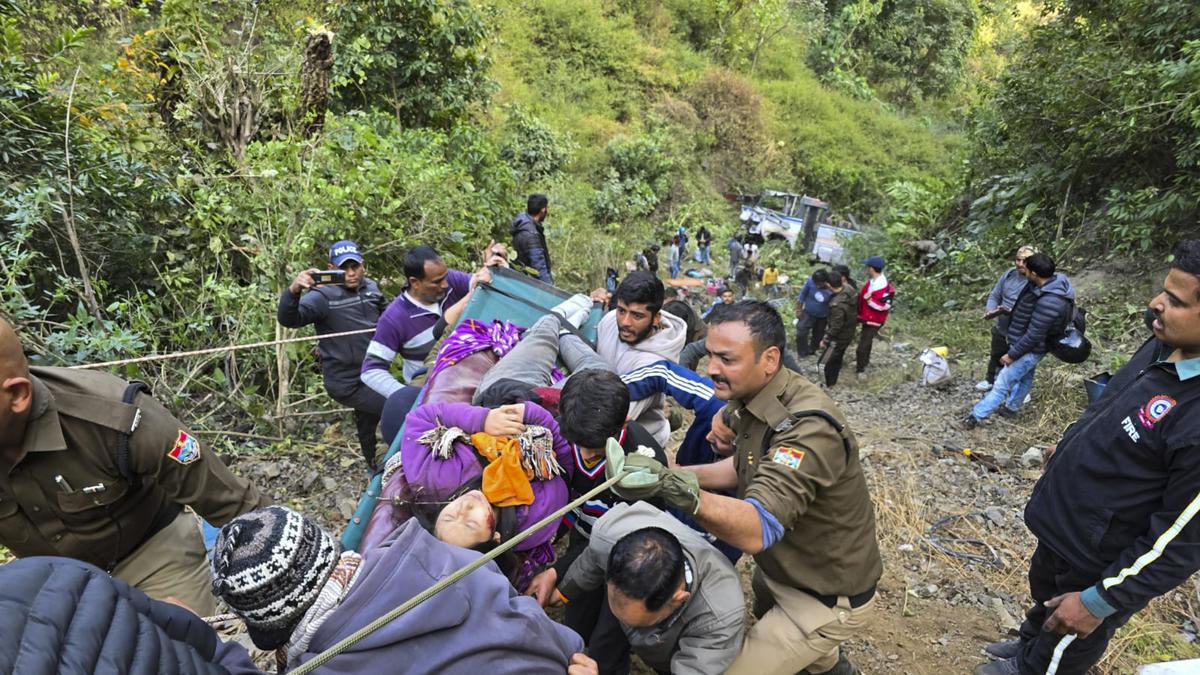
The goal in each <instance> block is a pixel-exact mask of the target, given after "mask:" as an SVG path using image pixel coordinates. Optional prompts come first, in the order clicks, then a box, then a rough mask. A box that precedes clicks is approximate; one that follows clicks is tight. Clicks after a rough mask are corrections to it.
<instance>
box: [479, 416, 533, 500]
mask: <svg viewBox="0 0 1200 675" xmlns="http://www.w3.org/2000/svg"><path fill="white" fill-rule="evenodd" d="M471 444H472V445H474V446H475V449H476V450H478V451H479V454H481V455H483V456H484V457H485V458H487V460H488V465H487V466H486V467H484V469H483V496H485V497H487V500H488V501H489V502H491V503H492V504H494V505H495V506H523V505H528V504H532V503H533V486H532V485H530V483H529V480H530V478H532V477H533V476H532V475H531V474H530V472H527V471H526V470H525V469H524V468H522V466H521V441H520V440H517V439H513V438H498V437H496V436H492V435H490V434H485V433H482V432H481V433H477V434H471Z"/></svg>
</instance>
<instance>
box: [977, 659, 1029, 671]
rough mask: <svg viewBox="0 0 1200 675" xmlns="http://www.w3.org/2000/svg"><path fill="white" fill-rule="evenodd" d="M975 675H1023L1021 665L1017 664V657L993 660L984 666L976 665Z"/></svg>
mask: <svg viewBox="0 0 1200 675" xmlns="http://www.w3.org/2000/svg"><path fill="white" fill-rule="evenodd" d="M975 675H1021V667H1020V666H1018V665H1017V660H1016V659H1015V658H1014V659H1005V660H1003V661H992V662H991V663H985V664H983V665H982V666H976V667H975Z"/></svg>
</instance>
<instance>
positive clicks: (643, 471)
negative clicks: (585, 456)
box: [604, 438, 666, 500]
mask: <svg viewBox="0 0 1200 675" xmlns="http://www.w3.org/2000/svg"><path fill="white" fill-rule="evenodd" d="M604 455H605V460H606V461H605V466H604V475H605V476H606V477H607V478H609V479H611V478H613V477H614V476H617V475H620V474H621V473H622V472H624V478H622V479H621V480H620V481H619V482H618V483H617V484H616V485H614V486H613V488H612V489H613V492H615V493H617V495H619V496H620V497H623V498H625V499H635V500H636V499H650V498H651V497H654V496H656V495H657V494H658V489H659V484H658V483H659V480H658V478H659V474H661V473H662V472H663V471H665V470H666V469H665V468H664V467H663V465H662V463H661V462H659V461H658V460H656V459H654V458H653V457H643V456H642V455H626V454H625V450H624V449H623V448H622V447H621V444H620V443H618V442H617V441H616V439H612V438H610V439H608V444H607V445H605V446H604Z"/></svg>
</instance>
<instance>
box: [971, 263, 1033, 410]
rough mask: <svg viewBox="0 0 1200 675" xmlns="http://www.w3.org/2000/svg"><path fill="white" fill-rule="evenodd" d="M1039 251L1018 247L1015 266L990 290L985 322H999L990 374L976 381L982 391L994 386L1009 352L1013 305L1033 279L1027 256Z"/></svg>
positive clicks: (989, 368)
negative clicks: (1001, 359)
mask: <svg viewBox="0 0 1200 675" xmlns="http://www.w3.org/2000/svg"><path fill="white" fill-rule="evenodd" d="M1037 252H1038V250H1037V249H1036V248H1034V247H1032V246H1022V247H1021V248H1019V249H1017V255H1016V257H1015V258H1014V260H1013V267H1011V268H1009V269H1008V270H1007V271H1006V272H1005V273H1004V274H1001V275H1000V278H999V279H997V280H996V285H995V286H993V287H992V292H991V293H988V298H987V311H985V312H984V314H983V318H984V320H985V321H990V320H993V319H994V320H995V323H993V324H992V348H991V354H990V355H989V356H988V365H987V377H986V378H984V379H982V380H980V381H979V382H976V383H975V388H976V389H978V390H979V391H987V390H989V389H991V388H992V385H993V384H995V382H996V373H999V372H1000V368H1001V365H1000V357H1001V356H1004V354H1005V352H1007V351H1008V323H1009V319H1010V315H1011V314H1012V310H1013V306H1014V305H1016V304H1017V298H1019V297H1020V296H1021V291H1023V290H1025V287H1026V286H1028V285H1029V279H1028V278H1026V276H1025V274H1026V272H1025V259H1026V258H1028V257H1029V256H1031V255H1033V254H1034V253H1037Z"/></svg>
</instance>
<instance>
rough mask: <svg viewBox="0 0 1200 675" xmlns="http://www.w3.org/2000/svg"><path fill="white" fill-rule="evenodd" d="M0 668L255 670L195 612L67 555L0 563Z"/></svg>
mask: <svg viewBox="0 0 1200 675" xmlns="http://www.w3.org/2000/svg"><path fill="white" fill-rule="evenodd" d="M0 673H20V674H21V675H43V674H47V675H48V674H50V673H66V674H71V675H74V674H78V675H84V674H89V673H100V674H104V673H122V674H126V673H128V674H130V675H142V674H144V675H158V674H162V675H201V674H204V675H208V674H210V673H211V674H212V675H251V674H254V675H261V673H262V671H260V670H258V669H257V668H255V667H254V664H253V663H252V662H251V661H250V655H249V654H247V653H246V650H245V649H244V648H243V647H242V646H241V645H238V644H236V643H233V642H223V641H221V640H220V639H219V638H217V634H216V632H214V631H213V629H212V628H210V627H209V626H208V624H206V623H204V621H203V620H202V619H201V618H200V617H198V616H196V615H195V614H193V613H191V612H189V611H187V610H186V609H184V608H182V607H179V606H177V605H172V604H169V603H165V602H159V601H158V600H151V599H150V598H149V597H147V596H146V594H145V593H142V592H141V591H139V590H137V589H136V588H133V587H131V586H129V585H128V584H126V583H125V582H123V581H120V580H117V579H113V578H112V577H110V576H108V575H107V574H105V573H104V572H103V571H102V570H100V569H99V568H97V567H95V566H93V565H90V564H88V563H85V562H81V561H78V560H74V559H71V558H55V557H37V556H35V557H31V558H22V559H20V560H17V561H14V562H11V563H8V564H6V565H0Z"/></svg>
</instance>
